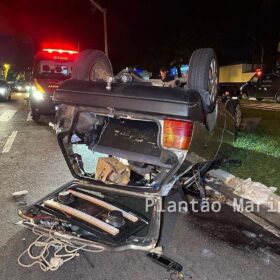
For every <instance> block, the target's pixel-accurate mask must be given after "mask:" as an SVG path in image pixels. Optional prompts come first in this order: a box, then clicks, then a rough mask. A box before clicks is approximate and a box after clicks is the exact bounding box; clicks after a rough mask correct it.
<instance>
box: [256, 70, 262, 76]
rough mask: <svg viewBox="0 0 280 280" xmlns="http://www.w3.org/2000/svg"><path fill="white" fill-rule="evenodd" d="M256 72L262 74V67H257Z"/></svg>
mask: <svg viewBox="0 0 280 280" xmlns="http://www.w3.org/2000/svg"><path fill="white" fill-rule="evenodd" d="M256 74H257V76H258V77H259V76H261V75H262V69H260V68H258V69H256Z"/></svg>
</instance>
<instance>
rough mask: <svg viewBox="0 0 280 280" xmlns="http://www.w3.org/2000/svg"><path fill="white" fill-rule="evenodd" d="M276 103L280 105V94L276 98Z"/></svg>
mask: <svg viewBox="0 0 280 280" xmlns="http://www.w3.org/2000/svg"><path fill="white" fill-rule="evenodd" d="M276 103H280V94H278V95H277V96H276Z"/></svg>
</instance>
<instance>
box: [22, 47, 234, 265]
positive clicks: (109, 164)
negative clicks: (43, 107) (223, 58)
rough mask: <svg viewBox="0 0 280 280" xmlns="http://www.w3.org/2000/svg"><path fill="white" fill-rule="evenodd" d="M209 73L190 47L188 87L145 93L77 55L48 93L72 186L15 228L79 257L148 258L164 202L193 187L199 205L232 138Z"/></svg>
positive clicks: (104, 62)
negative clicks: (135, 254) (108, 253)
mask: <svg viewBox="0 0 280 280" xmlns="http://www.w3.org/2000/svg"><path fill="white" fill-rule="evenodd" d="M217 71H218V69H217V60H216V55H215V52H214V51H213V50H212V49H198V50H196V51H195V52H194V53H193V55H192V57H191V59H190V63H189V73H188V88H185V87H162V86H154V85H153V81H142V79H141V78H139V77H137V76H136V75H135V76H132V79H131V77H130V78H128V76H127V75H128V74H127V73H124V72H123V73H121V74H120V75H117V76H114V75H113V71H112V66H111V63H110V61H109V60H108V58H107V57H106V56H105V55H104V54H103V53H102V52H100V51H96V50H85V51H82V52H81V53H80V54H79V56H78V58H77V59H76V61H75V62H74V65H73V71H72V79H69V80H66V81H65V82H64V83H63V84H62V85H60V87H59V88H58V89H57V90H56V91H55V93H54V101H55V103H56V104H57V105H58V106H59V108H58V111H57V114H56V121H57V124H56V127H57V139H58V143H59V146H60V148H61V150H62V153H63V155H64V158H65V161H66V163H67V165H68V168H69V169H70V171H71V173H72V175H73V176H74V178H75V180H73V181H71V182H69V183H67V184H66V185H64V186H62V187H59V188H58V189H57V190H55V191H54V192H52V193H50V194H48V195H47V196H46V197H44V198H43V199H40V200H39V201H37V202H35V203H33V204H32V205H29V206H27V207H26V208H24V209H22V210H21V211H20V212H19V214H20V216H21V217H22V219H23V225H24V226H25V227H26V228H28V229H33V231H36V233H40V234H42V235H45V236H48V237H50V236H55V238H56V240H57V239H59V240H61V241H64V242H68V244H69V243H71V244H76V246H77V247H79V248H83V249H86V248H88V249H97V248H99V250H100V249H101V250H112V251H122V250H127V249H134V250H144V251H152V250H153V249H154V248H155V247H156V246H157V243H158V239H159V235H160V229H161V216H162V214H161V209H162V203H163V197H165V196H167V195H169V194H170V193H171V192H174V191H177V190H181V192H180V193H181V194H182V199H184V196H185V194H186V193H187V190H188V189H189V188H190V187H194V186H196V187H197V188H199V193H200V194H201V197H203V196H204V195H205V193H204V185H203V178H204V177H205V175H206V173H207V172H208V171H209V169H211V168H213V166H214V165H216V164H217V163H218V162H220V160H221V159H222V158H223V157H224V155H225V154H226V153H227V152H228V151H229V150H228V148H229V147H230V143H231V142H232V141H234V139H235V130H236V125H235V120H234V118H233V116H232V115H231V114H230V113H229V111H228V110H227V109H226V107H225V102H223V101H222V100H221V99H220V98H217V91H218V73H217ZM122 75H126V77H125V78H124V77H122ZM58 172H59V170H58ZM38 261H39V262H40V260H38Z"/></svg>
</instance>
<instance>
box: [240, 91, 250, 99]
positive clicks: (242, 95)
mask: <svg viewBox="0 0 280 280" xmlns="http://www.w3.org/2000/svg"><path fill="white" fill-rule="evenodd" d="M241 99H243V100H248V99H249V96H248V94H247V93H246V92H242V94H241Z"/></svg>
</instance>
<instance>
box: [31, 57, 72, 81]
mask: <svg viewBox="0 0 280 280" xmlns="http://www.w3.org/2000/svg"><path fill="white" fill-rule="evenodd" d="M72 65H73V62H69V61H67V62H64V61H53V60H41V61H38V62H37V63H36V64H35V66H34V71H33V76H34V78H40V79H56V80H66V79H69V78H70V77H71V73H72Z"/></svg>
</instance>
